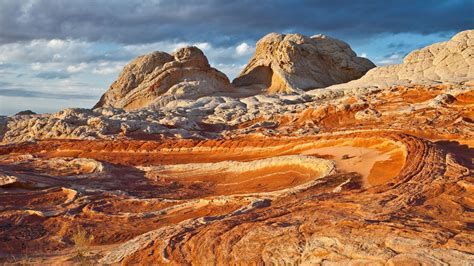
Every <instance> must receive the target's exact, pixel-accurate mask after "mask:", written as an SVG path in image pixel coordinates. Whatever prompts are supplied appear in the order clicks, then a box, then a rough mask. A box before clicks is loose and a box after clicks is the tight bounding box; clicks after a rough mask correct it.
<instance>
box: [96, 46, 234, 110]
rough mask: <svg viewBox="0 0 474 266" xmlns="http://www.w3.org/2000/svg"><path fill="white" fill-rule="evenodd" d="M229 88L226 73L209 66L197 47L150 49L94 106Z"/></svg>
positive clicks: (145, 103)
mask: <svg viewBox="0 0 474 266" xmlns="http://www.w3.org/2000/svg"><path fill="white" fill-rule="evenodd" d="M231 91H232V88H231V86H230V84H229V80H228V78H227V77H226V75H225V74H223V73H222V72H220V71H218V70H216V69H214V68H212V67H211V66H210V65H209V62H208V61H207V58H206V57H205V56H204V54H203V53H202V51H201V50H199V49H198V48H197V47H185V48H181V49H179V50H177V51H176V52H175V53H174V54H173V55H169V54H167V53H165V52H154V53H151V54H148V55H144V56H140V57H138V58H136V59H135V60H133V61H132V62H131V63H129V64H128V65H126V66H125V68H124V69H123V71H122V73H120V76H119V78H118V80H116V81H115V82H114V83H113V84H112V85H111V86H110V88H109V90H108V91H107V92H106V93H105V94H104V95H103V96H102V98H101V99H100V101H99V102H98V103H97V104H96V105H95V106H94V108H97V107H114V108H124V109H125V110H134V109H139V108H145V107H151V106H163V105H165V104H166V103H168V102H170V101H172V100H176V99H197V98H199V97H203V96H209V95H219V94H220V93H225V92H231Z"/></svg>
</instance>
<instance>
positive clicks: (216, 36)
mask: <svg viewBox="0 0 474 266" xmlns="http://www.w3.org/2000/svg"><path fill="white" fill-rule="evenodd" d="M473 3H474V2H473V1H472V0H465V1H463V0H446V1H443V0H437V1H432V0H423V1H422V0H419V1H413V0H411V1H408V0H399V1H390V0H387V1H372V0H364V1H355V0H353V1H349V0H333V1H317V0H314V1H304V0H296V1H279V0H275V1H247V0H244V1H211V0H201V1H181V0H175V1H158V0H156V1H155V0H123V1H120V0H114V1H105V0H102V1H101V0H82V1H79V0H24V1H22V0H0V114H1V115H11V114H14V113H16V112H18V111H21V110H25V109H31V110H33V111H35V112H40V113H43V112H55V111H57V110H60V109H61V108H65V107H91V106H93V105H94V104H95V102H96V101H98V99H99V97H100V95H101V94H102V93H103V92H105V90H106V89H107V88H108V86H109V85H110V84H111V83H112V82H113V80H115V79H116V77H117V75H118V73H119V72H120V70H121V68H122V67H123V66H124V65H125V64H126V63H127V62H128V61H130V60H131V59H133V58H134V57H136V56H138V55H141V54H145V53H149V52H152V51H155V50H160V51H167V52H173V51H174V50H175V49H177V48H179V47H182V46H186V45H196V46H198V47H200V48H201V49H202V50H203V51H204V53H205V54H206V56H207V57H208V59H209V61H210V62H211V64H212V65H213V66H214V67H216V68H218V69H219V70H221V71H223V72H225V73H226V74H227V75H228V76H229V78H230V79H232V78H234V77H235V76H236V75H237V73H238V72H239V71H240V69H241V68H242V66H243V65H245V64H246V63H247V61H248V60H249V58H250V57H251V56H252V53H253V51H254V48H255V42H256V41H257V40H258V39H259V38H261V37H262V36H264V35H266V34H267V33H269V32H281V33H302V34H306V35H314V34H318V33H322V34H326V35H329V36H332V37H335V38H338V39H341V40H344V41H346V42H347V43H349V44H350V45H351V46H352V48H353V49H354V50H355V51H356V53H357V54H358V55H359V56H365V57H367V58H369V59H371V60H372V61H373V62H374V63H375V64H377V65H385V64H396V63H400V62H401V61H402V59H403V57H404V56H405V55H406V54H407V53H409V52H410V51H412V50H414V49H418V48H421V47H424V46H426V45H428V44H431V43H434V42H440V41H446V40H448V39H449V38H450V37H451V36H452V35H454V34H455V33H456V32H459V31H461V30H465V29H472V28H474V19H472V16H473V14H474V4H473Z"/></svg>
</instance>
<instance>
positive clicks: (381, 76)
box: [335, 30, 474, 88]
mask: <svg viewBox="0 0 474 266" xmlns="http://www.w3.org/2000/svg"><path fill="white" fill-rule="evenodd" d="M473 42H474V30H466V31H463V32H460V33H458V34H456V35H455V36H453V37H452V38H451V39H450V40H449V41H446V42H441V43H435V44H432V45H429V46H427V47H424V48H422V49H419V50H415V51H413V52H411V53H410V54H408V55H407V56H406V57H405V58H404V60H403V63H402V64H399V65H388V66H382V67H377V68H374V69H372V70H370V71H369V72H368V73H367V74H366V75H364V76H363V77H362V78H360V79H359V80H354V81H352V82H349V83H348V84H342V85H340V86H335V87H345V88H357V87H358V88H360V87H364V86H365V87H373V86H377V87H380V88H384V87H387V86H390V85H396V84H399V85H407V84H421V83H423V84H427V83H430V84H436V83H446V82H454V83H462V82H466V81H470V80H474V43H473Z"/></svg>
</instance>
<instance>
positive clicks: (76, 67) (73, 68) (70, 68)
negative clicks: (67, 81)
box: [66, 62, 88, 73]
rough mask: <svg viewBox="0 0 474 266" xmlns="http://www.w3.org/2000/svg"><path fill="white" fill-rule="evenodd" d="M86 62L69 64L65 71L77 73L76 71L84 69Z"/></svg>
mask: <svg viewBox="0 0 474 266" xmlns="http://www.w3.org/2000/svg"><path fill="white" fill-rule="evenodd" d="M87 66H88V65H87V64H86V63H84V62H82V63H79V64H76V65H69V66H68V67H67V68H66V70H67V72H69V73H78V72H81V71H83V70H84V69H86V68H87Z"/></svg>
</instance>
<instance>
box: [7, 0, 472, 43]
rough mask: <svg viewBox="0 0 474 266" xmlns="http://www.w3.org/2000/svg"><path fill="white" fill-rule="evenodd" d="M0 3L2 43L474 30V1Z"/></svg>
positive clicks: (227, 40)
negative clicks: (268, 34)
mask: <svg viewBox="0 0 474 266" xmlns="http://www.w3.org/2000/svg"><path fill="white" fill-rule="evenodd" d="M0 6H1V8H0V43H14V42H18V41H30V40H34V39H48V40H51V39H61V40H64V39H84V40H87V41H92V42H95V41H106V42H117V43H125V44H140V43H152V42H159V41H170V40H173V41H175V42H179V41H186V42H203V41H204V42H207V41H211V42H212V43H213V44H215V45H223V44H226V45H230V44H235V43H237V42H239V41H240V42H242V41H245V40H256V39H259V38H260V37H261V36H263V35H265V34H266V33H268V32H271V31H277V32H292V31H293V32H294V31H296V32H301V33H304V34H314V33H326V34H328V35H334V36H336V37H341V36H346V39H349V38H352V39H364V38H367V37H370V36H373V35H375V34H380V33H399V32H412V33H420V34H429V33H434V32H442V31H444V32H453V31H460V30H463V29H468V28H473V27H474V21H473V20H472V2H471V0H457V1H453V0H425V1H411V0H399V1H377V0H367V1H363V3H362V4H361V2H360V1H352V0H336V1H322V0H317V1H307V0H294V1H289V0H287V1H283V0H273V1H269V0H268V1H265V0H263V1H259V2H258V4H255V2H254V1H250V0H242V1H232V2H229V1H218V0H202V1H195V0H188V1H185V0H176V1H158V0H149V1H142V0H122V1H114V2H109V1H95V0H83V1H68V0H57V1H49V0H35V1H17V0H1V1H0ZM469 7H471V8H469ZM58 10H60V11H61V12H58ZM420 14H423V15H422V16H420ZM440 18H442V19H440ZM58 44H59V43H58ZM52 45H56V44H54V43H53V44H52Z"/></svg>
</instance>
